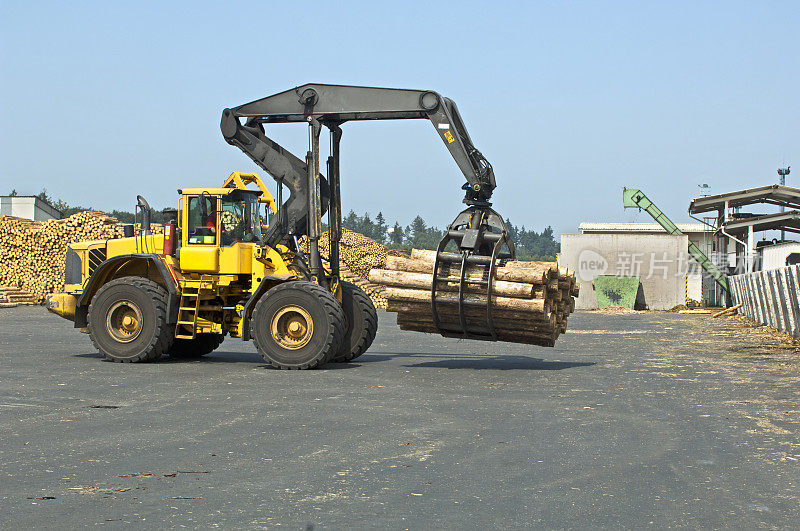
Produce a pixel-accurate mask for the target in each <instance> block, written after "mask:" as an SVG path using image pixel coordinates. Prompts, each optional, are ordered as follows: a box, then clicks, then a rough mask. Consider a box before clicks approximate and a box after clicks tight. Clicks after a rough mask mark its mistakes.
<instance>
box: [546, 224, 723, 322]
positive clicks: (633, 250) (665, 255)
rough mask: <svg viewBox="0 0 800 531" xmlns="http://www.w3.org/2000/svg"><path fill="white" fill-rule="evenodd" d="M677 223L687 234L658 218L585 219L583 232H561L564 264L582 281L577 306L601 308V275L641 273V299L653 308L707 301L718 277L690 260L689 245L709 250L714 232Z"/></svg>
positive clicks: (562, 260) (560, 257)
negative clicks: (640, 220) (597, 284)
mask: <svg viewBox="0 0 800 531" xmlns="http://www.w3.org/2000/svg"><path fill="white" fill-rule="evenodd" d="M678 227H679V228H680V230H681V231H682V232H683V233H684V234H683V235H680V236H675V235H672V234H668V233H667V232H666V231H665V230H664V229H663V228H662V227H661V226H660V225H658V224H657V223H581V224H580V225H579V227H578V229H579V230H580V234H564V235H562V236H561V254H560V255H559V263H560V264H563V265H566V266H567V267H568V268H570V269H574V270H575V271H576V274H577V276H578V278H579V280H580V282H581V284H582V289H581V292H580V296H579V298H578V299H577V300H576V308H578V309H594V308H597V297H596V293H595V290H594V286H593V281H594V279H595V278H596V277H597V276H599V275H617V276H638V277H639V279H640V281H641V293H640V296H639V304H640V306H646V307H647V308H649V309H651V310H669V309H671V308H673V307H675V306H678V305H682V304H686V302H687V299H688V300H690V301H696V302H698V303H701V302H702V301H708V300H709V298H710V297H711V296H712V295H711V293H712V292H713V290H714V281H713V280H712V279H710V278H709V277H707V276H704V275H702V272H701V270H700V268H699V266H698V265H697V264H696V263H694V262H692V261H690V256H689V254H688V252H687V248H688V244H689V242H692V243H694V244H695V245H697V246H698V247H699V248H700V249H702V250H703V251H704V252H705V251H706V250H708V251H709V252H710V249H711V246H712V244H713V232H712V231H711V230H710V228H709V227H708V226H706V225H703V224H701V223H684V224H679V225H678Z"/></svg>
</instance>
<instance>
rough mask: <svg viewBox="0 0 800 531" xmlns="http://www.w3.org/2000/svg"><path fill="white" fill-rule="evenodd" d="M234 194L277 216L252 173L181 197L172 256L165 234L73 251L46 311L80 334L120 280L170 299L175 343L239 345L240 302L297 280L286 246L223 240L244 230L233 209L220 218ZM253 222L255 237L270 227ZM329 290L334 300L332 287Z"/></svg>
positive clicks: (100, 243)
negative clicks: (218, 340) (202, 207)
mask: <svg viewBox="0 0 800 531" xmlns="http://www.w3.org/2000/svg"><path fill="white" fill-rule="evenodd" d="M248 184H255V185H256V186H257V187H258V191H257V192H256V191H253V190H248V189H247V185H248ZM237 190H241V191H246V192H247V194H249V195H245V197H247V198H248V200H249V201H252V202H253V204H254V205H255V208H257V205H265V206H266V208H267V209H268V210H269V211H271V212H272V213H275V212H276V205H275V200H274V199H273V197H272V195H271V194H270V193H269V191H268V190H267V189H266V186H264V183H263V182H262V181H261V179H260V178H259V177H258V175H256V174H254V173H239V172H234V173H232V174H231V175H230V176H229V177H228V179H227V180H226V181H225V183H224V185H223V187H221V188H186V189H183V190H181V191H180V193H181V197H180V209H179V214H178V234H179V235H180V242H178V241H176V242H175V252H174V255H165V254H164V244H165V236H164V235H163V234H157V235H153V234H146V235H145V234H141V233H139V234H137V235H136V236H134V237H131V238H119V239H112V240H107V241H85V242H78V243H74V244H70V245H69V250H68V253H67V267H66V269H67V271H66V278H65V287H64V292H63V293H57V294H53V295H51V296H49V297H48V298H47V301H46V305H47V308H48V309H49V310H50V311H51V312H53V313H55V314H57V315H60V316H61V317H64V318H66V319H70V320H74V321H75V322H76V327H80V328H84V327H85V323H84V322H79V321H81V319H82V317H81V315H82V314H81V312H82V311H83V316H84V317H83V319H84V320H85V314H86V306H87V305H88V303H89V302H90V301H91V298H92V297H93V296H94V295H95V294H96V293H97V292H98V291H99V290H100V288H102V286H103V285H105V284H106V283H108V282H110V281H111V280H114V279H117V278H121V277H131V276H133V277H142V278H148V279H150V280H152V281H154V282H156V283H158V284H160V285H162V286H163V287H164V288H165V289H167V290H168V291H169V292H170V293H173V294H174V297H175V299H176V302H175V304H177V319H176V321H177V322H176V323H175V328H176V331H175V337H176V338H185V339H188V338H194V337H196V336H197V335H198V334H221V335H231V336H233V337H241V335H242V321H243V320H242V316H243V312H244V306H243V305H242V301H246V300H248V299H249V297H250V296H251V295H252V294H253V293H255V292H256V291H257V290H258V289H259V286H261V288H262V289H263V288H264V287H272V286H273V285H277V284H279V283H281V282H284V281H287V280H291V279H294V278H297V274H296V273H297V272H296V271H294V270H293V268H292V266H291V265H290V263H289V262H287V260H286V259H285V258H284V256H286V253H287V252H288V249H286V248H285V247H283V246H278V248H277V249H273V248H270V247H267V246H262V245H261V243H260V238H259V240H256V239H255V238H254V237H253V240H254V241H238V239H236V238H234V239H233V241H225V235H226V234H227V233H229V232H232V231H229V226H228V225H230V224H235V223H239V222H241V219H238V218H237V216H236V214H235V213H233V212H232V211H233V209H231V210H228V211H226V210H224V209H225V208H226V205H227V204H228V203H226V201H229V199H230V198H231V197H233V196H232V194H235V192H236V191H237ZM240 196H242V194H239V195H238V196H236V197H240ZM256 198H257V200H256ZM199 201H205V202H207V204H208V205H209V208H208V209H207V211H205V212H207V214H206V216H203V217H205V218H206V219H203V220H200V222H198V219H200V217H201V216H200V214H199V212H198V202H199ZM217 207H219V208H217ZM239 217H241V216H239ZM253 219H259V229H265V228H266V227H268V224H267V223H263V222H262V220H260V217H255V218H253ZM232 220H235V221H232ZM226 224H228V225H226ZM252 228H253V229H254V232H255V228H254V227H252ZM178 234H176V235H175V236H174V237H175V238H176V239H177V236H178ZM262 282H263V283H264V285H262ZM332 286H333V287H332V290H333V293H334V294H335V295H337V296H338V295H339V294H338V293H337V287H336V286H337V283H336V282H334V283H332ZM82 307H83V310H82V309H81V308H82Z"/></svg>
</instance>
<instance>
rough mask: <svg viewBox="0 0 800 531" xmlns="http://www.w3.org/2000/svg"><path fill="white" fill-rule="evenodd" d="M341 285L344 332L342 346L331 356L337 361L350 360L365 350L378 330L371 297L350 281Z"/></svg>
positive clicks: (376, 313)
mask: <svg viewBox="0 0 800 531" xmlns="http://www.w3.org/2000/svg"><path fill="white" fill-rule="evenodd" d="M341 286H342V310H344V316H345V323H346V332H345V334H344V340H343V341H342V347H341V348H340V349H339V352H338V353H337V354H336V356H335V357H334V358H333V361H335V362H338V363H344V362H348V361H352V360H354V359H356V358H357V357H359V356H360V355H362V354H363V353H364V352H366V351H367V349H368V348H369V347H370V345H372V342H373V341H374V340H375V334H376V333H377V332H378V312H377V311H376V310H375V305H374V304H372V299H370V298H369V296H368V295H367V294H366V293H364V291H363V290H362V289H361V288H359V287H358V286H356V285H355V284H353V283H351V282H345V281H342V283H341Z"/></svg>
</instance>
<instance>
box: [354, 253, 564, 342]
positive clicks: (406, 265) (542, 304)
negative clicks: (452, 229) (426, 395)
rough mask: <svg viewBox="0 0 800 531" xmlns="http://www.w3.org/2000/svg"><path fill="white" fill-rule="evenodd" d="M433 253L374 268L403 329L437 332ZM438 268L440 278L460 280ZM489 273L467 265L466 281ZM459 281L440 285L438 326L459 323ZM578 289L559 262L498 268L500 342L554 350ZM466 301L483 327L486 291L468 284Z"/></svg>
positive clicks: (469, 319) (494, 303)
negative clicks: (433, 289)
mask: <svg viewBox="0 0 800 531" xmlns="http://www.w3.org/2000/svg"><path fill="white" fill-rule="evenodd" d="M435 258H436V252H435V251H424V250H418V249H414V250H413V251H412V253H411V258H404V257H400V256H388V257H387V259H386V265H385V267H384V268H383V269H373V270H372V271H370V273H369V280H370V281H371V282H373V283H375V284H380V285H383V286H386V290H385V291H384V293H383V294H384V296H385V297H386V300H387V308H386V309H387V310H388V311H390V312H397V324H398V325H400V328H401V329H402V330H413V331H417V332H428V333H438V332H439V329H438V328H437V327H436V325H435V324H434V320H433V314H432V308H431V284H432V283H433V266H434V260H435ZM451 267H452V268H455V266H450V265H440V268H441V269H440V271H439V277H451V278H452V277H458V276H460V270H459V271H449V270H448V269H449V268H451ZM487 270H488V268H486V267H483V266H468V267H467V270H466V274H465V276H466V277H467V278H469V279H473V280H487V278H486V276H487ZM458 290H459V284H458V283H457V282H443V281H440V282H439V283H438V286H437V298H436V301H437V304H436V306H437V313H438V315H439V321H440V323H450V324H451V325H455V324H459V326H460V317H459V309H458ZM577 295H578V284H577V283H576V281H575V273H574V272H573V271H570V270H568V269H567V268H564V267H558V264H557V263H556V262H526V261H507V262H505V263H500V264H499V265H498V266H497V267H495V268H494V279H493V280H492V293H491V309H492V316H493V322H494V330H495V332H496V335H497V339H498V340H500V341H510V342H514V343H526V344H531V345H541V346H549V347H552V346H554V345H555V341H556V339H557V338H558V336H559V335H560V334H563V333H564V332H566V331H567V317H568V316H569V314H570V313H571V312H572V311H573V310H574V309H575V299H574V297H576V296H577ZM463 299H464V300H465V301H467V302H468V303H476V304H474V305H472V304H470V305H465V306H464V317H465V320H466V321H465V322H466V324H467V325H468V326H469V327H481V326H482V327H485V326H486V324H487V311H486V307H485V304H484V305H483V307H481V304H480V303H485V301H486V300H487V297H486V287H485V286H478V285H470V284H468V285H467V286H466V288H465V293H464V294H463Z"/></svg>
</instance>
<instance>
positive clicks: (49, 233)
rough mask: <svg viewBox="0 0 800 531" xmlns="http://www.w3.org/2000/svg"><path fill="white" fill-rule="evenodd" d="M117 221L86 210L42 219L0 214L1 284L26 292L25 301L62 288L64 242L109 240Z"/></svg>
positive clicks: (64, 254) (39, 299) (34, 299)
mask: <svg viewBox="0 0 800 531" xmlns="http://www.w3.org/2000/svg"><path fill="white" fill-rule="evenodd" d="M116 224H117V220H116V218H112V217H110V216H108V215H106V214H104V213H102V212H89V211H87V212H79V213H77V214H74V215H72V216H70V217H68V218H65V219H58V220H55V219H51V220H48V221H44V222H42V221H31V220H29V219H22V218H17V217H13V216H2V217H0V285H3V286H10V287H16V288H20V289H21V291H23V292H27V293H28V295H29V297H28V299H30V300H28V299H25V300H26V302H36V303H41V302H42V300H43V299H44V296H45V295H47V294H49V293H54V292H58V291H61V290H62V289H63V287H64V259H65V256H66V252H67V244H69V243H73V242H80V241H85V240H107V239H111V238H113V237H114V235H115V227H116ZM7 297H13V295H10V296H7ZM21 301H22V298H20V302H21Z"/></svg>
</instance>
